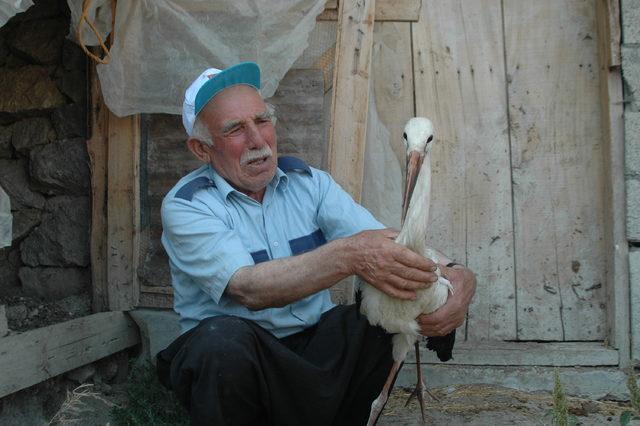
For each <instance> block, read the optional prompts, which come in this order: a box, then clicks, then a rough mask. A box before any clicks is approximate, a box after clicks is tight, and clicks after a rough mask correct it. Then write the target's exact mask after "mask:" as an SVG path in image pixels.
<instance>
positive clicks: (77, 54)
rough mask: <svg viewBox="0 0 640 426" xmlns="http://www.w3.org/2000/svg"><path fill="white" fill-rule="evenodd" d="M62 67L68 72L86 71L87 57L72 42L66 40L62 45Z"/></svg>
mask: <svg viewBox="0 0 640 426" xmlns="http://www.w3.org/2000/svg"><path fill="white" fill-rule="evenodd" d="M62 66H63V67H64V69H65V70H67V71H78V70H80V71H82V72H83V73H84V72H85V71H86V67H87V55H85V53H84V52H83V51H82V48H80V46H78V45H77V44H76V43H74V42H72V41H71V40H65V41H64V44H63V45H62Z"/></svg>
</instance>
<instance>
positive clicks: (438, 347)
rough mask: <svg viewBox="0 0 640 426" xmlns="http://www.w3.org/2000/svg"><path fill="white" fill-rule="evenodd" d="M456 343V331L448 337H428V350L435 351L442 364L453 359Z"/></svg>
mask: <svg viewBox="0 0 640 426" xmlns="http://www.w3.org/2000/svg"><path fill="white" fill-rule="evenodd" d="M455 343H456V330H455V329H454V330H453V331H452V332H451V333H449V334H447V335H446V336H435V337H427V349H429V350H430V351H435V353H436V355H438V359H439V360H440V361H442V362H446V361H449V360H450V359H452V358H453V345H454V344H455Z"/></svg>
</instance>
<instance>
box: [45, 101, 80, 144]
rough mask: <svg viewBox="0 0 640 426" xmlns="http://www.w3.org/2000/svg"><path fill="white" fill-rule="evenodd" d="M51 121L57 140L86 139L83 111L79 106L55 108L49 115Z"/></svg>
mask: <svg viewBox="0 0 640 426" xmlns="http://www.w3.org/2000/svg"><path fill="white" fill-rule="evenodd" d="M51 121H52V122H53V127H54V128H55V130H56V133H57V135H58V139H71V138H86V133H87V130H86V124H85V123H86V119H85V110H84V108H82V106H80V105H79V104H71V105H64V106H61V107H60V108H56V109H55V110H54V111H53V112H52V113H51ZM83 143H84V142H83Z"/></svg>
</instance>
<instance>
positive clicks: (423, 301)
mask: <svg viewBox="0 0 640 426" xmlns="http://www.w3.org/2000/svg"><path fill="white" fill-rule="evenodd" d="M403 136H404V141H405V145H406V148H407V184H406V189H405V193H404V201H403V217H404V221H403V225H402V229H401V230H400V234H399V235H398V237H397V238H396V242H398V243H400V244H403V245H405V246H407V247H408V248H410V249H411V250H413V251H415V252H416V253H418V254H421V255H423V256H425V257H428V258H430V259H431V260H433V261H434V262H435V263H436V264H439V259H438V255H437V253H436V251H435V250H433V249H431V248H430V247H428V246H427V241H426V236H427V226H428V221H429V204H430V197H431V146H432V141H433V125H432V124H431V121H430V120H428V119H426V118H422V117H415V118H412V119H411V120H409V121H408V122H407V124H406V126H405V130H404V135H403ZM436 274H437V275H438V281H437V282H435V283H434V284H433V285H431V286H430V287H428V288H426V289H423V290H418V291H417V292H416V294H417V298H416V299H415V300H401V299H397V298H395V297H391V296H388V295H387V294H385V293H383V292H381V291H380V290H378V289H376V288H374V287H373V286H371V285H369V284H367V283H364V282H363V283H361V286H360V290H361V292H362V304H361V307H360V311H361V312H362V313H363V314H365V315H366V316H367V318H368V320H369V323H370V324H372V325H379V326H381V327H382V328H384V329H385V330H386V331H387V332H389V333H396V334H395V335H394V336H393V360H394V367H393V368H392V371H391V373H390V376H389V379H388V380H387V384H385V388H384V389H383V392H382V393H381V394H380V397H379V398H378V399H376V401H374V406H373V407H372V417H370V419H369V420H370V423H372V422H375V420H376V419H377V416H378V415H379V412H377V413H375V414H374V411H375V409H376V405H377V406H378V408H379V410H381V409H382V407H383V406H384V404H385V403H386V397H387V396H388V391H389V387H390V385H391V383H392V382H393V378H394V377H395V375H396V373H397V371H398V369H399V368H400V365H401V364H402V362H403V361H404V359H405V358H406V356H407V353H408V352H409V350H410V349H411V348H412V347H413V346H415V345H416V344H417V343H416V342H417V341H418V338H419V337H420V328H419V326H418V323H417V322H416V318H417V317H418V316H419V315H420V314H422V313H431V312H433V311H435V310H436V309H438V308H439V307H440V306H442V305H444V304H445V302H446V301H447V298H448V296H449V292H450V291H453V288H452V287H451V284H450V283H449V281H447V280H446V279H445V278H444V277H442V276H441V275H440V271H439V269H438V270H437V271H436ZM416 351H417V346H416ZM418 375H419V378H418V384H417V387H416V390H418V388H420V391H421V390H422V387H421V386H424V385H423V383H422V378H421V374H420V373H419V374H418ZM385 391H386V393H387V395H383V394H384V393H385ZM418 396H419V397H420V405H421V409H423V407H422V398H421V395H418ZM423 411H424V410H423ZM423 418H424V417H423Z"/></svg>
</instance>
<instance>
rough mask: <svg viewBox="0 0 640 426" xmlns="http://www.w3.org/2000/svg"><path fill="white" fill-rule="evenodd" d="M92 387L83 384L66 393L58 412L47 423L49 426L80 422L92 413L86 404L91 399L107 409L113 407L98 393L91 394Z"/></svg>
mask: <svg viewBox="0 0 640 426" xmlns="http://www.w3.org/2000/svg"><path fill="white" fill-rule="evenodd" d="M92 387H93V384H91V383H85V384H82V385H80V386H78V387H77V388H75V389H73V390H72V391H71V392H69V391H67V397H66V398H65V400H64V402H63V403H62V406H61V407H60V409H59V410H58V412H57V413H56V414H55V415H54V416H53V418H52V419H51V420H50V421H49V426H51V425H63V426H66V425H71V424H75V423H78V422H80V421H81V420H82V418H83V417H86V413H90V412H91V411H93V409H92V408H91V406H90V405H89V404H88V401H89V400H91V399H93V400H97V401H100V402H102V403H104V404H105V405H107V406H108V407H112V406H113V403H111V402H109V401H107V400H106V399H104V398H103V397H102V396H100V394H99V393H97V392H92V391H91V388H92Z"/></svg>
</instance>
